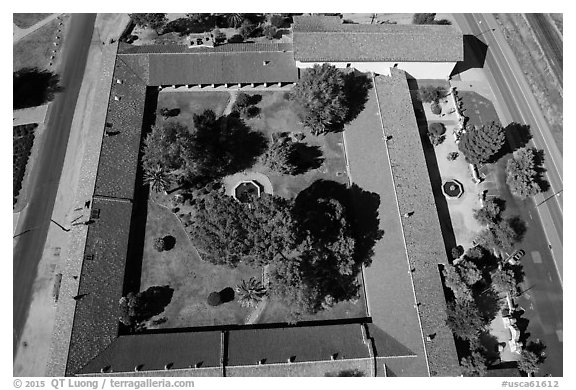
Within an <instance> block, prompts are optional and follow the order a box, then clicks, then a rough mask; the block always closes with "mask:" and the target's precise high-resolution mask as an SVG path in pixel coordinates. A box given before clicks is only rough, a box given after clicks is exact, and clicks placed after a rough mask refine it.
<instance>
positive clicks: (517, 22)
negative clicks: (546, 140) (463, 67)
mask: <svg viewBox="0 0 576 390" xmlns="http://www.w3.org/2000/svg"><path fill="white" fill-rule="evenodd" d="M495 15H496V20H497V21H498V23H499V24H500V27H501V29H502V32H503V33H504V36H505V37H506V40H507V41H508V44H509V45H510V48H511V49H512V51H513V52H514V55H515V56H516V59H517V60H518V63H519V64H520V67H521V68H522V70H523V71H524V75H525V76H526V80H527V81H528V84H529V85H530V89H531V90H532V93H533V94H534V97H535V98H536V101H537V102H538V104H539V105H540V109H541V110H542V113H543V114H544V117H545V118H546V121H547V122H548V124H549V125H550V130H551V132H552V136H553V137H554V140H555V141H556V144H557V145H558V149H560V152H562V150H563V144H562V143H563V108H562V107H563V96H562V86H561V85H559V84H558V82H557V81H556V78H555V77H553V76H552V72H551V70H550V68H549V66H548V64H547V62H546V58H545V55H544V53H543V52H542V50H541V49H540V47H539V46H538V44H537V42H536V40H535V38H534V36H533V34H532V32H531V30H530V28H529V26H528V24H527V23H526V20H525V19H524V18H523V17H522V15H521V14H495Z"/></svg>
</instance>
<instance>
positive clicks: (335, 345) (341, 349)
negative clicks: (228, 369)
mask: <svg viewBox="0 0 576 390" xmlns="http://www.w3.org/2000/svg"><path fill="white" fill-rule="evenodd" d="M228 343H229V344H228V359H227V362H228V365H230V366H242V365H256V364H257V363H258V361H259V360H262V359H265V363H266V364H270V363H286V362H287V360H288V359H289V358H290V357H292V356H294V359H295V360H294V361H295V362H305V361H322V360H330V359H331V356H332V355H333V354H337V358H338V359H357V358H367V357H369V356H370V355H369V350H368V346H367V345H366V344H365V343H364V338H363V335H362V325H360V324H347V325H327V326H306V327H288V328H272V329H248V330H235V331H231V332H230V333H229V336H228Z"/></svg>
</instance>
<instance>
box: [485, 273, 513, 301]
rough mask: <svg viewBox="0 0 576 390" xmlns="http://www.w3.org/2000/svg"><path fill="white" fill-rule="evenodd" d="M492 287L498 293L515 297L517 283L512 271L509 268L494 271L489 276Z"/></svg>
mask: <svg viewBox="0 0 576 390" xmlns="http://www.w3.org/2000/svg"><path fill="white" fill-rule="evenodd" d="M490 277H491V279H492V287H494V289H495V290H496V291H498V292H500V293H509V294H510V295H512V296H513V297H514V296H516V295H517V283H516V275H515V274H514V270H513V269H511V268H502V269H495V270H494V271H493V272H492V274H491V275H490Z"/></svg>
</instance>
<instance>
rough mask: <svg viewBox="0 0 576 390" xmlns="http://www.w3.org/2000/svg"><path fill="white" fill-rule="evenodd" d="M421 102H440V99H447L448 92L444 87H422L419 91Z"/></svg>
mask: <svg viewBox="0 0 576 390" xmlns="http://www.w3.org/2000/svg"><path fill="white" fill-rule="evenodd" d="M419 94H420V100H422V101H423V102H424V103H432V102H438V101H439V100H440V99H442V98H443V97H445V96H446V95H447V94H448V92H447V91H446V89H445V88H444V87H442V86H433V85H427V86H425V87H421V88H420V90H419Z"/></svg>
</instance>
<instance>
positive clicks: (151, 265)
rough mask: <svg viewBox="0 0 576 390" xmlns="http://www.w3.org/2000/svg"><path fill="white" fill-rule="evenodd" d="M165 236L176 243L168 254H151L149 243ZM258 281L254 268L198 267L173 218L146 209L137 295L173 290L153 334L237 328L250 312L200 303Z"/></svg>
mask: <svg viewBox="0 0 576 390" xmlns="http://www.w3.org/2000/svg"><path fill="white" fill-rule="evenodd" d="M166 235H171V236H173V237H174V238H175V239H176V244H175V246H174V248H172V249H171V250H169V251H163V252H158V251H156V250H155V249H154V247H153V242H154V240H155V239H156V238H157V237H164V236H166ZM261 275H262V270H261V269H260V268H250V267H246V266H239V267H237V268H233V269H232V268H227V267H223V266H216V265H213V264H211V263H209V262H207V261H203V260H202V259H201V258H200V256H199V255H198V252H196V249H195V248H194V246H193V245H192V243H191V242H190V240H189V239H188V237H187V234H186V232H185V231H184V229H183V227H182V225H181V224H180V221H179V220H178V218H177V217H176V216H175V215H174V214H173V213H172V212H171V211H170V210H168V209H166V208H165V207H163V206H159V205H157V204H155V203H153V202H150V203H149V205H148V216H147V221H146V235H145V239H144V256H143V259H142V276H141V287H140V289H141V290H142V291H143V290H145V289H147V288H148V287H150V286H163V285H168V286H170V287H171V288H173V289H174V296H173V297H172V301H171V303H170V304H169V305H168V306H167V307H166V309H165V311H164V313H162V314H160V315H159V316H157V317H155V319H158V318H161V317H166V319H167V321H166V322H164V323H162V324H160V325H158V326H157V328H182V327H193V326H208V325H230V324H243V323H244V321H245V319H246V317H247V316H248V315H249V314H250V312H251V310H250V309H245V308H243V307H241V306H240V305H239V304H238V303H237V302H236V301H232V302H228V303H224V304H221V305H219V306H215V307H213V306H210V305H208V303H207V301H206V299H207V298H208V294H210V293H211V292H213V291H220V290H222V289H224V288H226V287H232V288H235V287H236V285H237V284H238V283H239V282H240V281H241V280H242V279H249V278H250V277H252V276H253V277H256V278H260V277H261ZM150 328H156V327H150Z"/></svg>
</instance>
